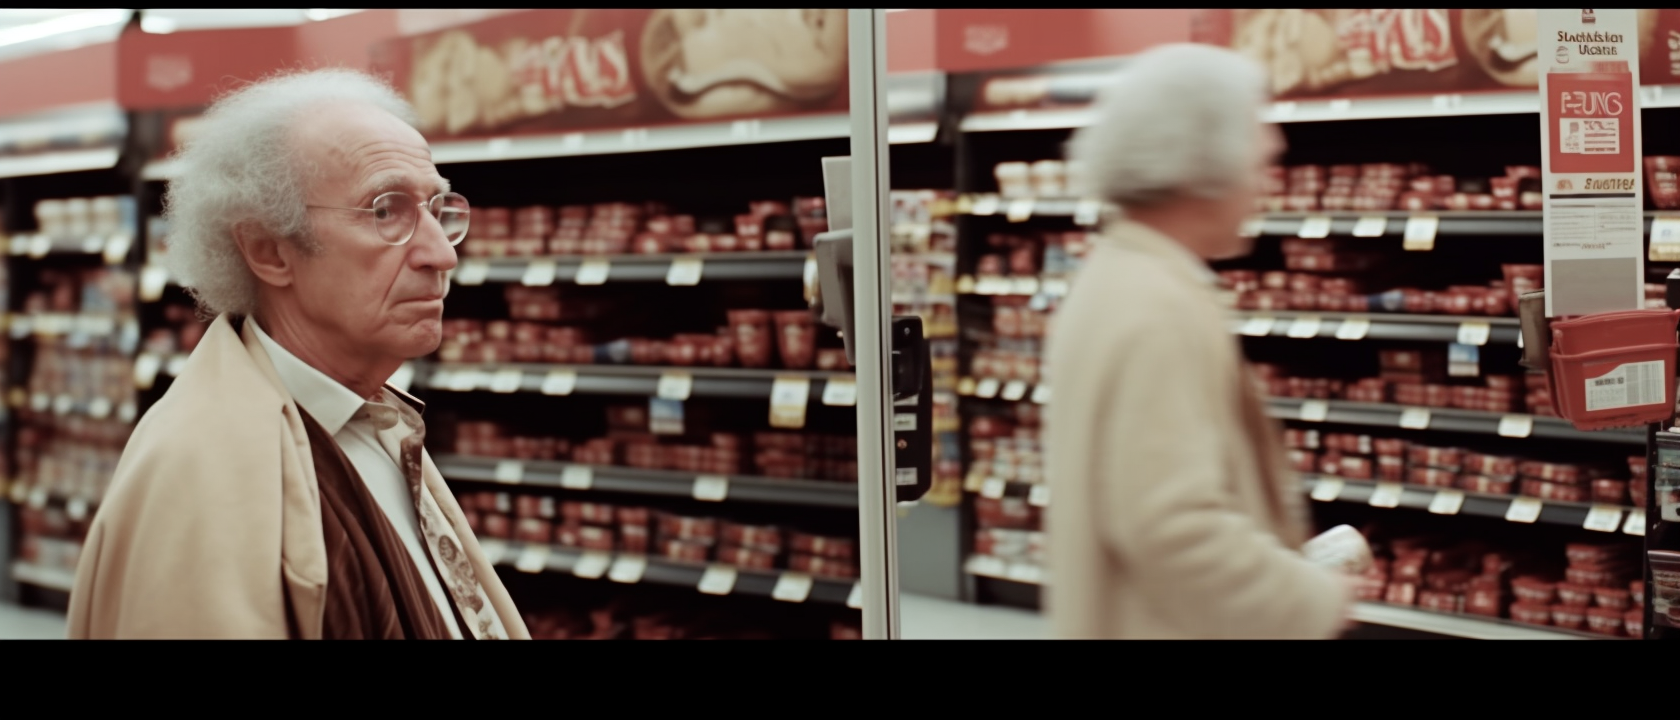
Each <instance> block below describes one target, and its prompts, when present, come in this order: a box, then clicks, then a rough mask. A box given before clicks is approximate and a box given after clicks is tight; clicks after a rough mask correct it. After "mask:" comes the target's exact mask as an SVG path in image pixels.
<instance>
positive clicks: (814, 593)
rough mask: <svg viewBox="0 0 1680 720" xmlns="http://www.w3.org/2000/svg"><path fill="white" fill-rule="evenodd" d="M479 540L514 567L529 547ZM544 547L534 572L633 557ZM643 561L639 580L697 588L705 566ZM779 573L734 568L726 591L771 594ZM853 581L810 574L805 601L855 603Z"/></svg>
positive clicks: (571, 570)
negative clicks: (588, 557)
mask: <svg viewBox="0 0 1680 720" xmlns="http://www.w3.org/2000/svg"><path fill="white" fill-rule="evenodd" d="M479 544H480V546H481V547H482V548H483V549H484V554H485V555H486V556H488V557H489V559H490V561H491V563H492V564H495V565H501V566H504V567H515V568H518V567H519V565H520V564H521V560H522V558H521V555H523V554H524V553H526V552H527V550H528V548H530V547H531V544H530V543H521V542H509V541H502V540H495V539H489V538H486V539H483V540H480V541H479ZM546 549H547V553H546V556H545V557H544V558H543V562H542V566H541V569H540V570H538V572H545V573H567V574H573V575H576V574H577V571H578V569H579V565H580V563H579V561H580V560H582V559H583V558H584V556H585V555H594V556H595V557H600V556H602V555H605V556H607V557H608V558H610V559H611V561H612V562H614V563H616V562H620V561H623V560H624V559H625V558H629V557H633V556H627V555H624V554H619V555H613V554H612V553H598V554H592V553H588V552H586V551H583V550H579V549H577V548H570V547H563V546H559V545H548V546H546ZM538 552H541V551H538ZM646 562H647V567H646V569H645V570H643V571H642V573H641V577H640V578H639V582H645V583H653V584H656V585H671V586H677V587H691V588H696V589H698V588H699V586H700V580H701V578H702V577H703V576H705V574H706V569H707V568H706V566H703V565H692V564H689V563H681V562H676V561H674V560H665V559H661V558H654V557H648V558H646ZM534 567H535V564H534V562H533V563H532V564H530V565H527V566H526V567H524V568H519V569H520V570H521V571H525V572H530V571H531V570H532V569H533V568H534ZM603 569H604V568H603ZM586 574H590V575H593V574H594V572H588V573H586ZM614 574H615V573H614ZM783 575H797V573H786V572H784V571H780V570H746V569H736V578H735V584H734V587H733V588H732V589H731V591H730V593H729V594H731V595H753V596H759V597H771V596H772V595H771V594H772V593H773V592H774V591H775V588H776V585H777V583H778V582H779V581H780V580H781V578H782V576H783ZM609 577H610V574H609V573H607V572H603V573H601V574H600V575H599V576H598V579H600V580H602V581H607V580H608V579H609ZM585 579H597V578H585ZM856 585H857V583H856V582H854V581H851V580H835V579H830V578H822V577H813V578H811V590H810V595H809V596H808V597H807V598H806V600H805V602H813V603H822V604H827V605H846V606H850V607H854V608H855V607H858V605H857V604H856V603H855V602H854V599H853V594H854V588H855V587H856Z"/></svg>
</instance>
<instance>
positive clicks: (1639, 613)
mask: <svg viewBox="0 0 1680 720" xmlns="http://www.w3.org/2000/svg"><path fill="white" fill-rule="evenodd" d="M1622 629H1623V630H1625V631H1626V632H1627V636H1628V637H1631V638H1642V637H1645V609H1644V608H1634V609H1632V610H1629V611H1627V612H1625V613H1622Z"/></svg>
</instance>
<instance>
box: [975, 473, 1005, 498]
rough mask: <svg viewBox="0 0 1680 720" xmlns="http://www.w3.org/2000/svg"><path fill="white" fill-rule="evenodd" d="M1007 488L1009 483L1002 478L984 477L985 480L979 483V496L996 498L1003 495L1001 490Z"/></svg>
mask: <svg viewBox="0 0 1680 720" xmlns="http://www.w3.org/2000/svg"><path fill="white" fill-rule="evenodd" d="M1008 488H1009V483H1007V482H1005V481H1004V480H1003V479H1002V478H986V482H984V483H981V484H980V497H983V498H986V499H987V500H996V499H998V498H1001V497H1003V491H1004V490H1006V489H1008Z"/></svg>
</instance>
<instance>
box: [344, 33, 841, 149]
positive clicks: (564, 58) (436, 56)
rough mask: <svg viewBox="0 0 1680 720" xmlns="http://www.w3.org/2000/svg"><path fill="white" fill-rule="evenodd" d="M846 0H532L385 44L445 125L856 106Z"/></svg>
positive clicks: (683, 117) (392, 66) (547, 124)
mask: <svg viewBox="0 0 1680 720" xmlns="http://www.w3.org/2000/svg"><path fill="white" fill-rule="evenodd" d="M847 48H848V45H847V42H846V11H845V10H835V9H829V10H810V9H773V10H771V9H746V10H694V9H660V10H643V9H605V10H598V9H578V10H530V11H526V12H518V13H512V14H508V15H502V16H499V17H494V18H490V19H488V20H484V21H481V22H477V23H473V24H471V25H466V26H462V27H458V28H451V29H448V30H444V31H440V32H436V33H430V34H427V35H422V36H417V37H412V38H402V39H398V40H392V41H389V42H386V43H382V44H380V45H378V46H376V47H375V48H374V57H373V64H374V67H375V68H377V69H379V70H381V71H383V72H385V73H387V74H388V75H389V76H390V77H391V79H392V81H393V83H394V84H395V85H396V86H397V87H398V88H399V89H401V90H402V91H404V93H405V94H406V95H407V96H408V97H409V99H410V100H411V101H412V102H413V103H414V106H415V109H416V110H417V111H419V114H420V120H421V130H422V131H423V132H424V133H425V134H426V135H427V136H428V137H431V138H434V139H437V138H468V137H484V136H489V135H518V134H527V133H545V132H556V131H568V130H583V129H595V128H607V127H630V126H649V125H663V124H672V123H681V122H691V121H716V120H724V119H728V118H748V117H768V116H778V115H797V114H804V113H815V112H829V113H832V112H844V111H845V110H846V102H847V94H846V72H847V71H846V59H847Z"/></svg>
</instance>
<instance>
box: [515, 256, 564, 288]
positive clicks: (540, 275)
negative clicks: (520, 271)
mask: <svg viewBox="0 0 1680 720" xmlns="http://www.w3.org/2000/svg"><path fill="white" fill-rule="evenodd" d="M559 272H560V266H559V265H558V264H556V263H555V262H554V261H553V260H532V261H531V262H530V264H528V265H526V266H525V275H524V277H521V278H519V284H520V285H524V286H526V287H547V286H549V285H553V284H554V276H555V275H558V274H559Z"/></svg>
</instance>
